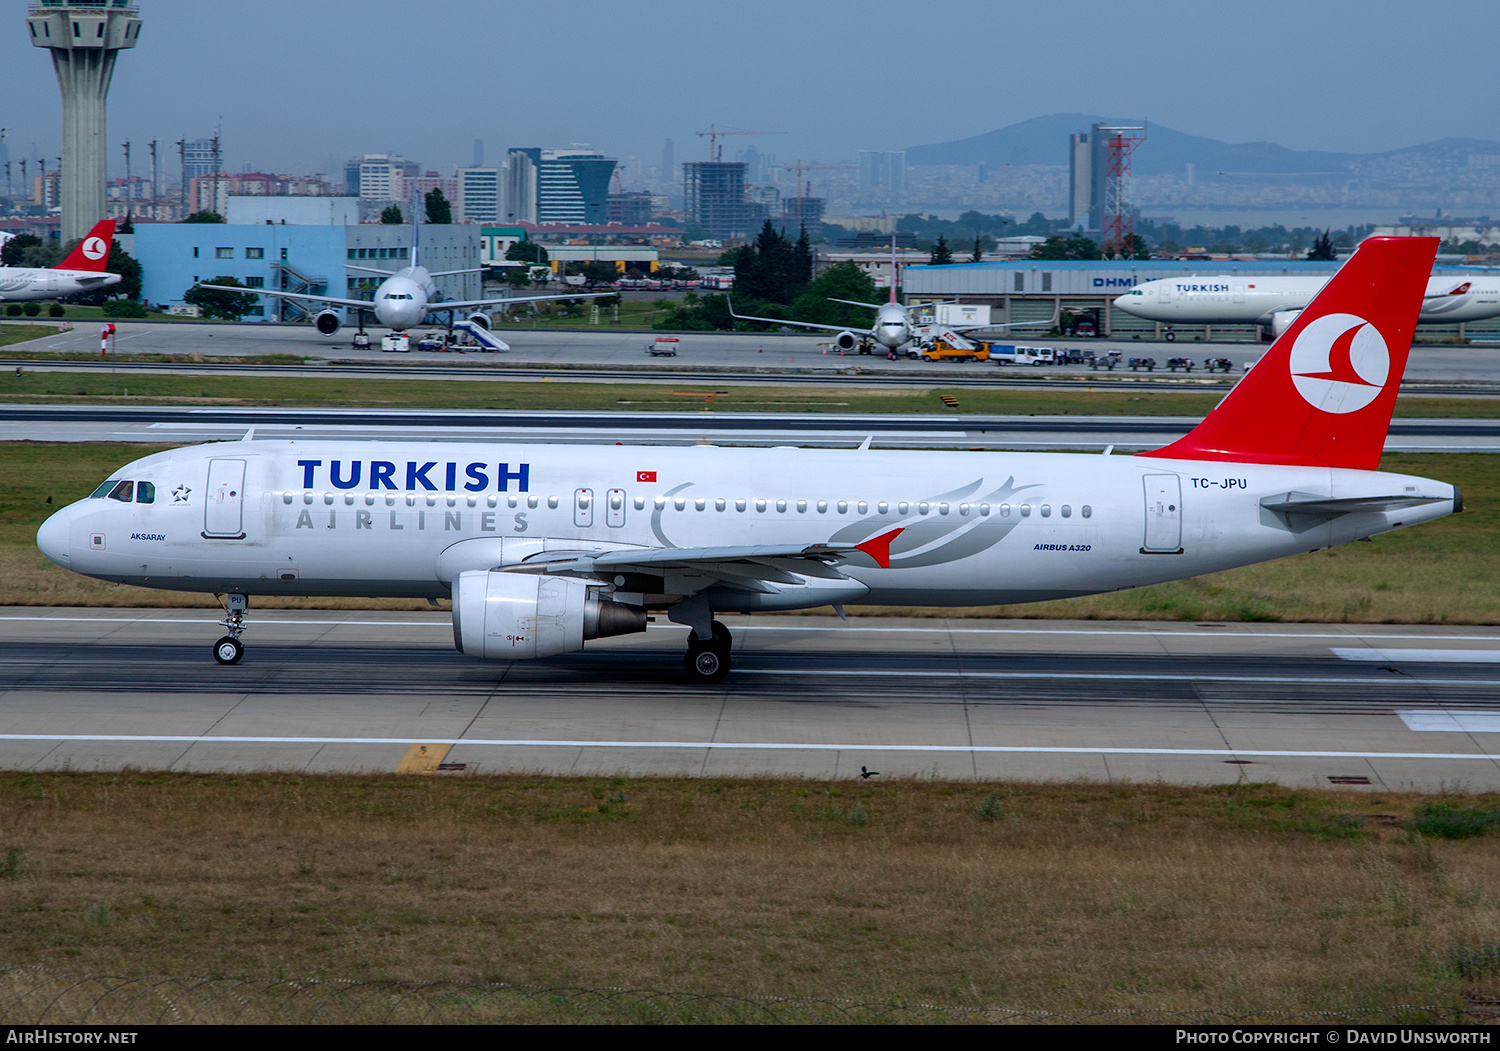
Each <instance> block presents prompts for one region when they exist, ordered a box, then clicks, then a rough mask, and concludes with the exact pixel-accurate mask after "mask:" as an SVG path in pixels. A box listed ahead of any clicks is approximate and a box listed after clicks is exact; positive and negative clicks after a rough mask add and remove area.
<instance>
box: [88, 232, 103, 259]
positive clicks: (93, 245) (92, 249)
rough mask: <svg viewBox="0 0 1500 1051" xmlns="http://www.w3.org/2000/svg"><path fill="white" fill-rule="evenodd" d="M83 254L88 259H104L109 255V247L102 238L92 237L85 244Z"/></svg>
mask: <svg viewBox="0 0 1500 1051" xmlns="http://www.w3.org/2000/svg"><path fill="white" fill-rule="evenodd" d="M83 254H84V256H85V257H86V258H88V259H103V258H104V257H105V256H106V255H108V254H109V245H107V244H105V243H104V238H102V237H90V238H88V239H87V240H86V241H84V242H83Z"/></svg>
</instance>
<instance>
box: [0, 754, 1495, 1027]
mask: <svg viewBox="0 0 1500 1051" xmlns="http://www.w3.org/2000/svg"><path fill="white" fill-rule="evenodd" d="M991 793H994V795H995V803H996V805H997V806H998V813H995V814H992V815H991V816H992V817H993V819H992V820H983V819H981V815H977V814H976V808H977V807H979V806H980V805H981V804H982V803H983V802H984V800H985V798H986V796H988V795H990V794H991ZM1455 801H1457V802H1460V803H1462V804H1464V805H1466V806H1468V805H1473V806H1478V807H1488V808H1490V809H1493V808H1494V807H1495V805H1496V801H1495V800H1477V801H1475V800H1464V799H1458V800H1454V799H1452V798H1450V799H1449V800H1448V802H1449V803H1450V804H1451V803H1453V802H1455ZM1432 802H1433V800H1431V799H1426V798H1423V797H1415V796H1393V795H1385V794H1378V795H1375V794H1364V795H1360V794H1354V793H1337V792H1319V793H1308V792H1288V791H1285V790H1282V789H1278V788H1274V787H1268V786H1256V785H1241V786H1220V787H1217V788H1208V789H1188V788H1175V787H1166V786H1159V785H1153V786H1103V785H1081V784H1080V785H1040V786H1038V785H1013V784H1007V785H982V786H954V785H944V784H929V783H916V782H897V783H889V784H870V783H861V784H858V785H843V784H838V785H828V784H822V783H812V782H802V781H772V780H765V781H753V780H752V781H687V780H670V779H662V780H642V781H633V782H629V783H627V782H625V781H623V780H616V781H613V782H606V781H601V780H597V779H572V780H570V779H552V778H528V777H493V778H491V777H471V778H456V779H445V778H438V779H420V778H395V777H378V778H377V777H370V778H334V777H327V778H318V777H291V776H286V777H274V776H266V777H229V776H221V777H215V776H185V775H181V776H179V775H169V774H164V775H131V774H123V775H82V774H55V775H42V776H24V775H11V776H9V777H6V778H4V779H3V780H0V914H3V915H4V917H5V922H4V923H3V924H0V959H3V960H4V961H5V962H6V963H7V964H10V965H17V964H40V965H45V966H47V967H50V968H53V969H56V970H66V971H69V972H73V973H82V974H100V973H109V974H124V975H130V974H137V975H144V974H157V975H163V974H165V975H174V974H175V975H186V974H199V975H227V976H235V975H241V976H260V977H276V976H322V977H340V978H367V979H370V978H384V979H404V980H468V981H500V982H513V983H524V984H533V985H549V984H550V985H575V986H606V985H607V986H628V987H651V988H658V989H672V990H677V991H682V992H703V993H726V994H734V995H784V996H821V997H839V998H847V999H854V1000H865V1001H883V1002H892V1001H894V1002H929V1003H941V1004H946V1005H950V1006H972V1007H995V1006H1003V1007H1009V1008H1017V1009H1028V1010H1057V1011H1078V1010H1101V1009H1110V1008H1121V1009H1152V1010H1202V1009H1207V1008H1217V1009H1222V1010H1229V1011H1269V1010H1287V1011H1297V1010H1328V1009H1349V1008H1384V1007H1389V1006H1392V1005H1395V1004H1442V1003H1454V1002H1457V1000H1458V999H1459V998H1460V997H1462V996H1464V995H1469V996H1471V997H1479V996H1483V995H1487V993H1488V992H1493V991H1494V987H1495V981H1496V976H1495V975H1494V974H1493V973H1491V969H1489V968H1487V967H1486V966H1485V965H1484V963H1483V961H1484V959H1485V958H1484V957H1483V946H1485V945H1486V944H1493V942H1494V940H1495V936H1494V932H1495V931H1496V930H1497V929H1500V899H1497V897H1496V890H1497V888H1500V849H1497V846H1500V836H1497V835H1495V834H1491V835H1484V836H1479V837H1476V838H1471V839H1465V840H1453V841H1450V840H1442V839H1431V838H1426V837H1423V836H1421V835H1416V834H1413V833H1412V832H1410V831H1408V829H1407V823H1408V822H1409V821H1410V820H1411V818H1412V816H1413V813H1414V811H1415V810H1416V808H1418V807H1421V806H1424V805H1426V804H1430V803H1432ZM856 813H859V814H862V815H863V818H862V819H860V818H858V817H856V816H855V815H856ZM1465 953H1467V954H1468V956H1465V955H1464V954H1465ZM1476 953H1477V954H1478V955H1476ZM1464 959H1468V960H1470V962H1471V964H1473V965H1472V966H1470V967H1469V968H1468V970H1467V971H1466V970H1465V968H1464V966H1463V965H1462V963H1461V961H1462V960H1464ZM1473 961H1479V962H1478V963H1477V964H1475V963H1473Z"/></svg>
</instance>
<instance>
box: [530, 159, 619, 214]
mask: <svg viewBox="0 0 1500 1051" xmlns="http://www.w3.org/2000/svg"><path fill="white" fill-rule="evenodd" d="M507 161H508V167H509V173H508V175H507V178H506V188H505V212H506V215H505V219H506V221H507V222H518V223H604V222H606V221H607V214H608V205H607V201H608V197H609V179H610V176H611V175H613V174H614V170H615V159H614V158H613V157H605V156H604V155H602V154H598V153H594V152H592V151H590V150H589V148H588V147H587V146H578V147H573V148H570V149H566V150H544V149H540V148H537V147H530V148H525V149H512V150H511V151H510V154H509V157H508V159H507Z"/></svg>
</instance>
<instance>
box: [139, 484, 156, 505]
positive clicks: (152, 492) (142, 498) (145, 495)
mask: <svg viewBox="0 0 1500 1051" xmlns="http://www.w3.org/2000/svg"><path fill="white" fill-rule="evenodd" d="M135 502H136V503H138V504H154V503H156V486H155V485H153V484H152V483H151V482H141V483H140V484H139V485H137V486H136V487H135Z"/></svg>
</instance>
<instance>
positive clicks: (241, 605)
mask: <svg viewBox="0 0 1500 1051" xmlns="http://www.w3.org/2000/svg"><path fill="white" fill-rule="evenodd" d="M225 599H226V602H225V605H224V610H225V613H226V614H227V615H226V616H225V618H224V619H223V620H221V621H219V623H220V624H222V625H223V626H224V627H226V628H228V629H229V634H228V635H225V636H224V637H223V638H221V639H220V640H219V641H218V642H216V643H214V660H216V661H218V662H219V663H220V664H238V663H239V662H240V658H241V657H243V656H244V655H245V644H244V643H242V642H240V635H242V634H243V633H244V631H245V610H246V609H248V608H249V606H250V598H249V596H248V595H226V596H225Z"/></svg>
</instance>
